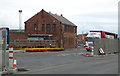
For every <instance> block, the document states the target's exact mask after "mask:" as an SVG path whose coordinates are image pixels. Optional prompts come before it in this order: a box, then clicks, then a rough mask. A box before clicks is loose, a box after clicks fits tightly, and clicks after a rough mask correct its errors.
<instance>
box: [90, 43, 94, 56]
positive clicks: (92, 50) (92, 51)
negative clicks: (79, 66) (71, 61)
mask: <svg viewBox="0 0 120 76" xmlns="http://www.w3.org/2000/svg"><path fill="white" fill-rule="evenodd" d="M91 55H92V56H93V55H94V46H93V45H92V46H91Z"/></svg>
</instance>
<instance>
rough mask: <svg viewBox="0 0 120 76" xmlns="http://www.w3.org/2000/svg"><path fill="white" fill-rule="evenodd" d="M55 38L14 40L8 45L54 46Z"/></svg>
mask: <svg viewBox="0 0 120 76" xmlns="http://www.w3.org/2000/svg"><path fill="white" fill-rule="evenodd" d="M56 44H57V43H56V40H19V39H17V40H14V42H10V46H13V47H14V48H33V47H36V48H38V47H39V48H50V47H52V48H55V47H56Z"/></svg>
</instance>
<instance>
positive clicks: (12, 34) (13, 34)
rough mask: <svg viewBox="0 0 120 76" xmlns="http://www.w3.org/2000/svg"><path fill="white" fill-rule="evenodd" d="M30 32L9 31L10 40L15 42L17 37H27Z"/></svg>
mask: <svg viewBox="0 0 120 76" xmlns="http://www.w3.org/2000/svg"><path fill="white" fill-rule="evenodd" d="M27 38H28V33H25V32H9V42H13V41H14V40H16V39H27Z"/></svg>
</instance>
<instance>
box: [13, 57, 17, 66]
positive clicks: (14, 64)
mask: <svg viewBox="0 0 120 76" xmlns="http://www.w3.org/2000/svg"><path fill="white" fill-rule="evenodd" d="M16 64H17V62H16V57H15V60H14V63H13V68H17V67H16Z"/></svg>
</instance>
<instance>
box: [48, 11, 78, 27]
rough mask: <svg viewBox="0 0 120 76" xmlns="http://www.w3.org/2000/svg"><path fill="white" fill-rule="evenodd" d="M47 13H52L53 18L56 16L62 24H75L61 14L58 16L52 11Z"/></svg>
mask: <svg viewBox="0 0 120 76" xmlns="http://www.w3.org/2000/svg"><path fill="white" fill-rule="evenodd" d="M49 14H50V15H52V16H53V17H54V18H56V19H57V20H58V21H60V22H61V23H62V24H65V25H70V26H76V25H75V24H73V23H72V22H70V21H69V20H68V19H66V18H65V17H63V16H59V15H57V14H52V13H49Z"/></svg>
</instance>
